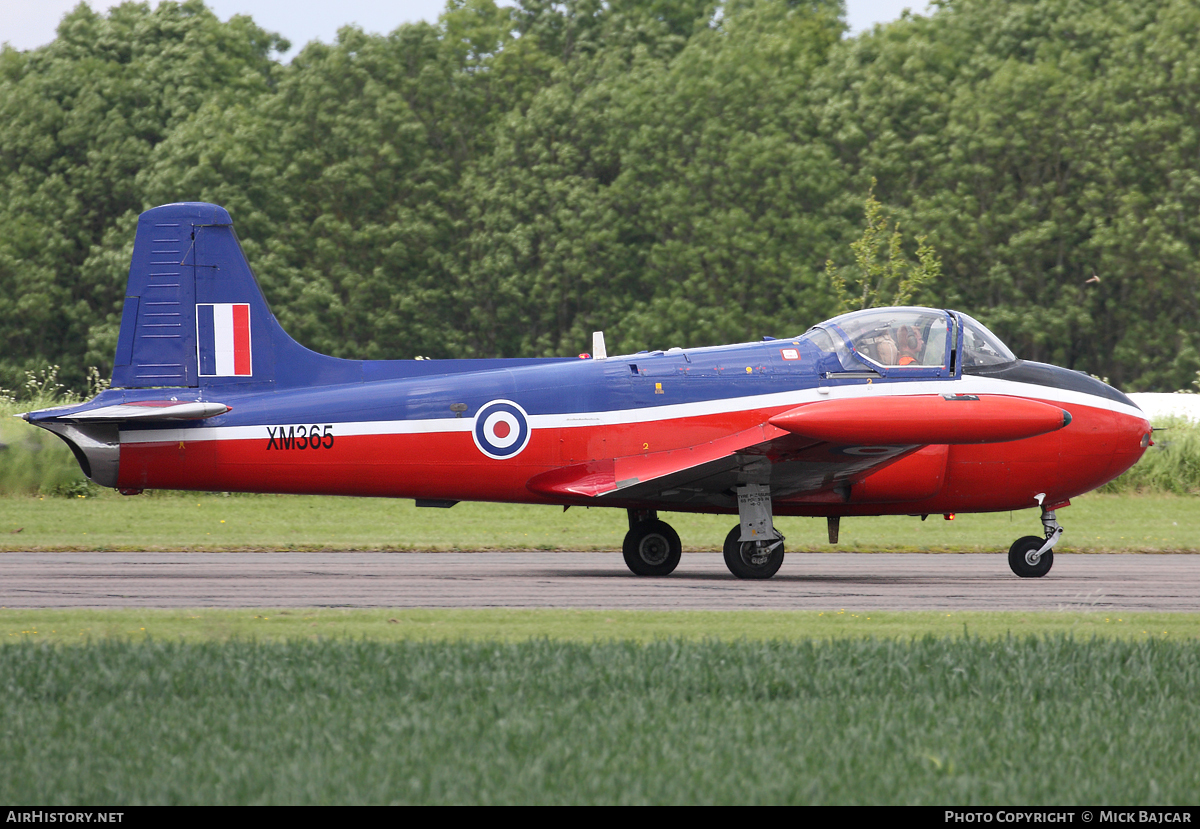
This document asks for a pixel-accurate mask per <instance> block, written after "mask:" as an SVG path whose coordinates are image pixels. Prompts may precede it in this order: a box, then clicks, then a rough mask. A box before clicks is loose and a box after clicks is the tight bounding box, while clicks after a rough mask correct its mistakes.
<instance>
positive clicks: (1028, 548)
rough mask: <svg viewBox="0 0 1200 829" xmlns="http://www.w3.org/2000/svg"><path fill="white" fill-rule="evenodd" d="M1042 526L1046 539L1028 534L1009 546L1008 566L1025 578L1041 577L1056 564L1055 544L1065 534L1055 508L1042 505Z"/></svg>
mask: <svg viewBox="0 0 1200 829" xmlns="http://www.w3.org/2000/svg"><path fill="white" fill-rule="evenodd" d="M1042 527H1043V528H1044V530H1045V533H1046V537H1045V538H1044V539H1041V538H1038V537H1037V536H1036V535H1027V536H1025V537H1024V538H1018V539H1017V540H1016V541H1014V542H1013V545H1012V546H1011V547H1009V548H1008V566H1009V567H1011V568H1012V571H1013V572H1014V573H1016V574H1017V575H1018V576H1020V577H1021V578H1023V579H1036V578H1040V577H1042V576H1044V575H1046V574H1047V573H1049V572H1050V568H1051V567H1053V566H1054V545H1055V544H1057V543H1058V540H1059V539H1060V538H1062V534H1063V528H1062V526H1060V525H1059V523H1058V518H1057V517H1056V516H1055V514H1054V510H1052V509H1046V508H1045V507H1042Z"/></svg>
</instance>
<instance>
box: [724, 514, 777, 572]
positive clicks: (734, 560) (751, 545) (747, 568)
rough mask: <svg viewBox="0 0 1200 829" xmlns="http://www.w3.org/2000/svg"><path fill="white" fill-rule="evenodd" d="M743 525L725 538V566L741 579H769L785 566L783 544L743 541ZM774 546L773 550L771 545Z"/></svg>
mask: <svg viewBox="0 0 1200 829" xmlns="http://www.w3.org/2000/svg"><path fill="white" fill-rule="evenodd" d="M741 537H742V525H741V524H738V525H736V526H735V527H734V528H733V529H732V530H730V531H729V535H727V536H725V566H726V567H728V568H729V572H731V573H733V574H734V575H735V576H737V577H738V578H739V579H769V578H771V576H773V575H775V574H776V573H777V572H779V567H780V565H782V564H783V544H782V543H775V542H771V541H741V540H740V539H741ZM772 544H774V545H775V546H774V548H773V549H772V547H771V545H772Z"/></svg>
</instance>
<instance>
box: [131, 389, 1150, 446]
mask: <svg viewBox="0 0 1200 829" xmlns="http://www.w3.org/2000/svg"><path fill="white" fill-rule="evenodd" d="M684 382H686V381H684ZM822 389H823V390H824V389H827V392H825V391H823V390H818V389H816V388H812V389H797V390H794V391H787V392H775V393H772V394H758V395H752V396H748V397H724V398H721V399H719V400H702V401H699V402H695V403H674V404H668V405H664V406H648V407H646V408H641V409H615V410H612V411H606V412H568V413H565V414H548V415H530V416H529V426H530V428H531V429H534V430H538V429H572V428H582V427H596V426H620V425H624V424H630V423H650V422H654V421H660V420H679V419H684V418H689V417H703V416H705V415H716V414H728V413H730V412H740V411H748V410H750V409H776V408H781V407H785V406H786V407H791V406H800V405H802V404H805V403H817V402H820V401H822V400H845V399H855V398H863V399H868V398H872V397H898V396H905V397H907V396H911V395H916V394H995V395H1006V396H1009V397H1024V398H1031V399H1034V400H1041V401H1044V402H1047V403H1060V404H1065V405H1078V406H1091V407H1092V408H1096V409H1105V410H1108V411H1111V412H1116V413H1118V414H1124V415H1129V416H1131V417H1140V418H1145V417H1146V415H1145V414H1144V413H1143V412H1142V410H1141V409H1139V408H1137V407H1136V406H1130V405H1128V404H1125V403H1121V402H1119V401H1117V400H1112V399H1110V398H1107V397H1100V396H1098V395H1093V394H1085V393H1083V392H1078V391H1071V390H1069V389H1060V388H1055V387H1053V386H1040V385H1037V384H1034V383H1014V382H1012V381H1011V380H1001V379H999V378H995V377H963V378H962V379H960V380H918V381H909V382H904V381H901V382H891V383H868V384H865V385H853V386H850V385H845V386H825V387H822ZM668 393H669V390H668ZM279 422H281V421H272V422H269V423H268V422H264V423H261V424H256V425H253V426H199V427H194V428H190V429H154V430H135V429H127V430H125V431H122V432H121V442H122V443H126V444H130V443H163V442H175V441H181V440H186V441H198V440H261V439H265V438H266V437H267V436H266V434H265V433H264V432H263V429H264V427H266V426H271V427H275V426H277V425H279ZM297 423H300V421H296V420H289V421H287V424H289V425H290V424H297ZM474 424H475V421H474V419H473V418H458V417H447V418H436V419H430V420H369V421H351V422H337V421H335V422H334V423H333V424H332V425H333V427H334V429H335V434H336V435H337V436H338V437H342V436H356V435H419V434H431V433H448V432H470V431H471V429H472V427H473V426H474ZM318 425H320V426H325V425H327V424H326V423H325V422H324V421H322V422H321V423H319V424H318Z"/></svg>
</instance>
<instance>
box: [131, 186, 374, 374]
mask: <svg viewBox="0 0 1200 829" xmlns="http://www.w3.org/2000/svg"><path fill="white" fill-rule="evenodd" d="M361 377H362V364H361V363H360V362H358V361H353V360H339V359H336V358H333V357H327V356H325V355H323V354H317V353H316V352H314V351H310V350H309V349H307V348H304V347H303V346H301V345H300V344H299V343H297V342H296V341H295V340H293V339H292V338H291V337H290V336H288V334H287V333H286V332H285V331H284V330H283V329H282V328H281V327H280V325H279V323H278V322H277V321H276V320H275V317H274V315H273V314H272V313H271V311H270V309H269V308H268V306H267V301H266V298H265V297H264V296H263V293H262V290H261V289H260V288H259V286H258V281H257V280H256V279H255V278H254V273H253V272H252V271H251V269H250V264H249V263H248V262H247V261H246V256H245V254H244V253H243V252H242V247H241V244H240V243H239V242H238V239H237V235H236V234H235V233H234V230H233V221H232V220H231V219H230V217H229V213H228V212H227V211H226V210H225V208H223V207H218V206H217V205H214V204H203V203H198V202H186V203H180V204H168V205H163V206H162V207H155V208H153V209H152V210H147V211H146V212H145V213H143V214H142V215H141V216H140V217H139V219H138V229H137V236H136V237H135V239H134V244H133V261H132V263H131V265H130V268H129V282H128V287H127V289H126V292H125V307H124V310H123V312H122V315H121V332H120V335H119V337H118V340H117V353H116V357H115V359H114V361H113V377H112V385H113V386H114V387H116V388H149V387H165V388H189V387H190V388H196V387H203V388H208V387H231V386H233V387H239V386H260V385H262V384H269V385H276V386H295V385H308V384H312V383H321V382H324V383H330V382H348V381H353V380H356V379H361Z"/></svg>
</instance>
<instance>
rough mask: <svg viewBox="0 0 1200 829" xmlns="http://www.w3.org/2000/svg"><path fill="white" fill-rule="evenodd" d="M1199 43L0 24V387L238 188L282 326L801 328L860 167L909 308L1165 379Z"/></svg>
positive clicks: (635, 6)
mask: <svg viewBox="0 0 1200 829" xmlns="http://www.w3.org/2000/svg"><path fill="white" fill-rule="evenodd" d="M1198 39H1200V7H1198V6H1196V4H1195V3H1194V2H1193V0H1153V1H1152V2H1145V0H1138V1H1137V2H1131V1H1130V0H1007V2H1004V3H997V2H994V0H943V2H940V3H938V4H937V8H936V9H935V10H934V11H933V13H932V14H931V15H929V16H928V17H913V16H908V17H905V18H902V19H900V20H898V21H895V22H893V23H890V24H887V25H884V26H879V27H876V29H875V30H874V31H872V32H869V33H864V34H861V35H859V36H856V37H846V36H845V23H844V9H843V7H842V4H841V2H840V0H726V2H713V0H650V2H646V0H607V1H606V2H601V0H567V1H566V2H551V1H550V0H520V2H518V3H517V4H516V5H515V6H512V7H497V6H496V5H495V4H494V3H493V2H492V0H450V2H449V3H448V4H447V6H446V8H445V11H444V13H443V14H442V16H441V17H440V18H439V20H438V22H437V23H416V24H406V25H403V26H401V27H399V28H398V29H396V30H395V31H394V32H392V33H390V34H388V35H386V36H374V35H367V34H365V33H363V32H362V31H360V30H358V29H356V28H353V27H347V28H344V29H342V30H341V31H340V32H339V34H338V38H337V42H336V43H334V44H332V45H326V44H321V43H316V42H314V43H311V44H308V45H307V46H305V47H304V48H302V49H301V50H299V52H298V54H296V55H295V56H294V58H292V60H291V61H290V62H286V63H285V62H284V60H283V59H282V56H283V55H285V54H286V53H288V52H289V51H290V44H288V43H287V42H286V41H284V40H282V39H281V38H280V37H279V36H277V35H275V34H272V33H270V32H267V31H264V30H263V29H261V28H260V27H258V26H257V25H256V24H255V23H254V22H253V21H252V20H251V19H250V18H248V17H244V16H238V17H234V18H232V19H231V20H229V21H228V22H222V21H220V20H219V19H218V18H217V17H216V16H215V15H214V14H213V13H212V12H211V11H209V10H208V9H207V8H206V7H205V6H204V5H203V3H202V2H201V0H186V2H181V3H175V2H163V3H160V4H159V5H158V6H157V8H154V9H151V8H150V6H149V5H148V4H145V3H125V4H123V5H121V6H118V7H116V8H114V9H112V10H111V11H110V12H108V13H103V14H101V13H96V12H94V11H92V10H91V9H90V8H89V7H87V6H86V5H84V4H80V5H79V6H78V7H77V8H76V9H75V10H74V11H72V12H70V13H69V14H68V15H67V16H66V17H65V18H64V19H63V21H62V23H61V25H60V26H59V29H58V35H57V38H56V39H55V40H54V41H53V42H52V43H50V44H48V45H47V46H44V47H41V48H39V49H34V50H29V51H17V50H14V49H11V48H5V49H3V50H2V51H0V125H2V126H0V297H3V298H4V303H3V307H4V309H5V313H3V314H0V387H7V388H17V387H19V386H20V385H21V384H22V382H23V378H24V372H25V371H26V370H36V369H40V368H43V367H45V366H47V365H50V364H58V365H60V366H61V367H62V368H61V371H60V375H59V376H60V379H61V380H62V381H63V382H65V383H67V384H68V385H71V386H73V387H80V386H82V385H83V382H84V373H85V372H86V370H87V367H88V366H98V367H99V368H100V369H101V372H102V373H104V374H107V373H108V371H110V370H111V362H112V355H113V352H114V350H115V346H116V337H117V330H118V327H119V323H120V309H121V305H122V298H123V294H124V288H125V278H126V275H127V272H128V267H129V256H130V252H131V248H132V242H133V233H134V228H135V226H136V220H137V215H138V213H139V212H141V211H142V210H145V209H147V208H148V207H151V206H154V205H156V204H162V203H167V202H173V201H191V200H202V201H211V202H216V203H218V204H222V205H224V206H226V207H227V208H228V209H229V211H230V213H231V215H232V216H233V218H234V222H235V225H236V227H237V230H238V233H239V236H240V237H241V239H242V242H243V246H244V247H245V249H246V252H247V255H248V257H249V259H250V261H251V264H252V265H253V266H254V268H255V270H256V272H257V275H258V277H259V280H260V282H261V283H262V285H263V289H264V292H265V293H266V295H267V298H268V300H269V301H270V303H271V305H272V309H273V310H274V312H275V314H276V316H277V317H278V318H279V320H280V322H281V323H282V324H283V326H284V327H285V328H286V329H287V330H288V331H289V332H290V333H292V335H293V336H295V337H296V338H297V339H298V340H300V341H301V342H302V343H304V344H305V345H307V346H309V347H311V348H314V349H316V350H319V351H323V352H326V353H329V354H333V355H336V356H340V357H355V358H370V359H381V358H409V357H413V356H416V355H423V356H428V357H435V358H445V357H476V356H544V355H568V354H575V353H577V352H579V351H582V350H585V349H586V348H587V344H588V343H589V342H590V333H591V332H592V331H593V330H600V329H603V330H605V332H606V336H607V339H608V342H609V350H610V352H612V353H618V352H622V351H636V350H640V349H643V348H665V347H671V346H696V345H707V344H717V343H722V342H730V341H735V340H748V339H757V338H759V337H761V336H763V335H772V336H780V337H784V336H794V335H796V334H799V333H801V332H803V331H804V330H805V329H807V328H808V327H809V326H810V325H811V324H813V323H815V322H818V321H820V320H821V319H824V318H826V317H828V316H830V315H832V314H833V313H835V312H836V311H837V309H838V304H839V301H840V297H839V296H838V292H837V291H836V290H835V287H836V286H834V285H831V284H830V276H829V274H831V273H852V272H853V271H854V269H855V267H857V266H856V262H855V255H854V252H853V250H852V248H851V242H853V240H855V239H857V238H859V237H860V236H861V235H862V233H863V224H864V216H863V205H864V200H865V199H867V198H868V194H871V198H872V199H877V200H878V203H879V204H880V205H882V209H883V210H885V211H886V213H887V215H889V216H891V217H892V219H893V220H894V221H895V222H896V223H898V224H899V226H900V228H901V229H902V230H903V231H904V234H905V238H907V239H910V240H912V239H915V238H916V237H918V236H923V237H924V238H925V244H926V245H927V246H929V247H930V248H931V249H932V250H935V251H936V252H937V254H938V255H939V256H940V258H941V263H942V265H941V273H940V276H938V278H937V279H934V280H929V281H926V282H924V283H923V284H921V285H920V288H919V291H918V293H917V295H916V296H915V297H913V301H914V302H917V303H920V304H928V305H938V306H943V307H953V308H958V309H960V310H963V311H966V312H968V313H970V314H972V315H973V316H975V317H977V318H978V319H980V320H981V321H983V322H985V323H986V324H988V325H989V326H991V327H992V328H993V329H994V330H995V331H996V332H997V333H998V334H999V335H1000V336H1001V337H1002V338H1003V339H1004V340H1005V341H1006V342H1007V343H1008V344H1009V345H1010V347H1012V348H1013V350H1014V351H1015V352H1016V353H1017V354H1018V355H1019V356H1022V357H1026V358H1029V359H1037V360H1044V361H1048V362H1054V363H1057V364H1060V365H1065V366H1068V367H1071V368H1075V369H1079V370H1082V371H1087V372H1091V373H1094V374H1097V375H1100V376H1103V377H1106V378H1108V379H1109V380H1110V381H1112V382H1114V383H1116V384H1118V385H1120V386H1122V387H1123V388H1126V389H1127V390H1132V391H1170V390H1174V389H1177V388H1183V387H1186V386H1188V385H1189V384H1190V383H1191V381H1192V380H1193V379H1194V378H1195V377H1196V372H1197V370H1198V369H1200V325H1198V324H1197V320H1198V319H1200V314H1198V310H1200V308H1198V304H1200V298H1198V297H1197V290H1196V288H1197V284H1198V282H1200V100H1198V99H1200V83H1198V82H1197V80H1196V79H1197V78H1198V77H1200V49H1198V48H1197V45H1198V44H1197V40H1198ZM873 182H874V184H873ZM913 244H914V247H913V248H912V249H911V250H908V251H906V255H907V256H909V257H910V258H912V259H913V260H914V261H915V260H916V258H917V250H916V247H915V242H914V243H913ZM830 260H832V261H833V263H834V264H835V265H836V268H828V269H827V268H826V263H827V261H830Z"/></svg>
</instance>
